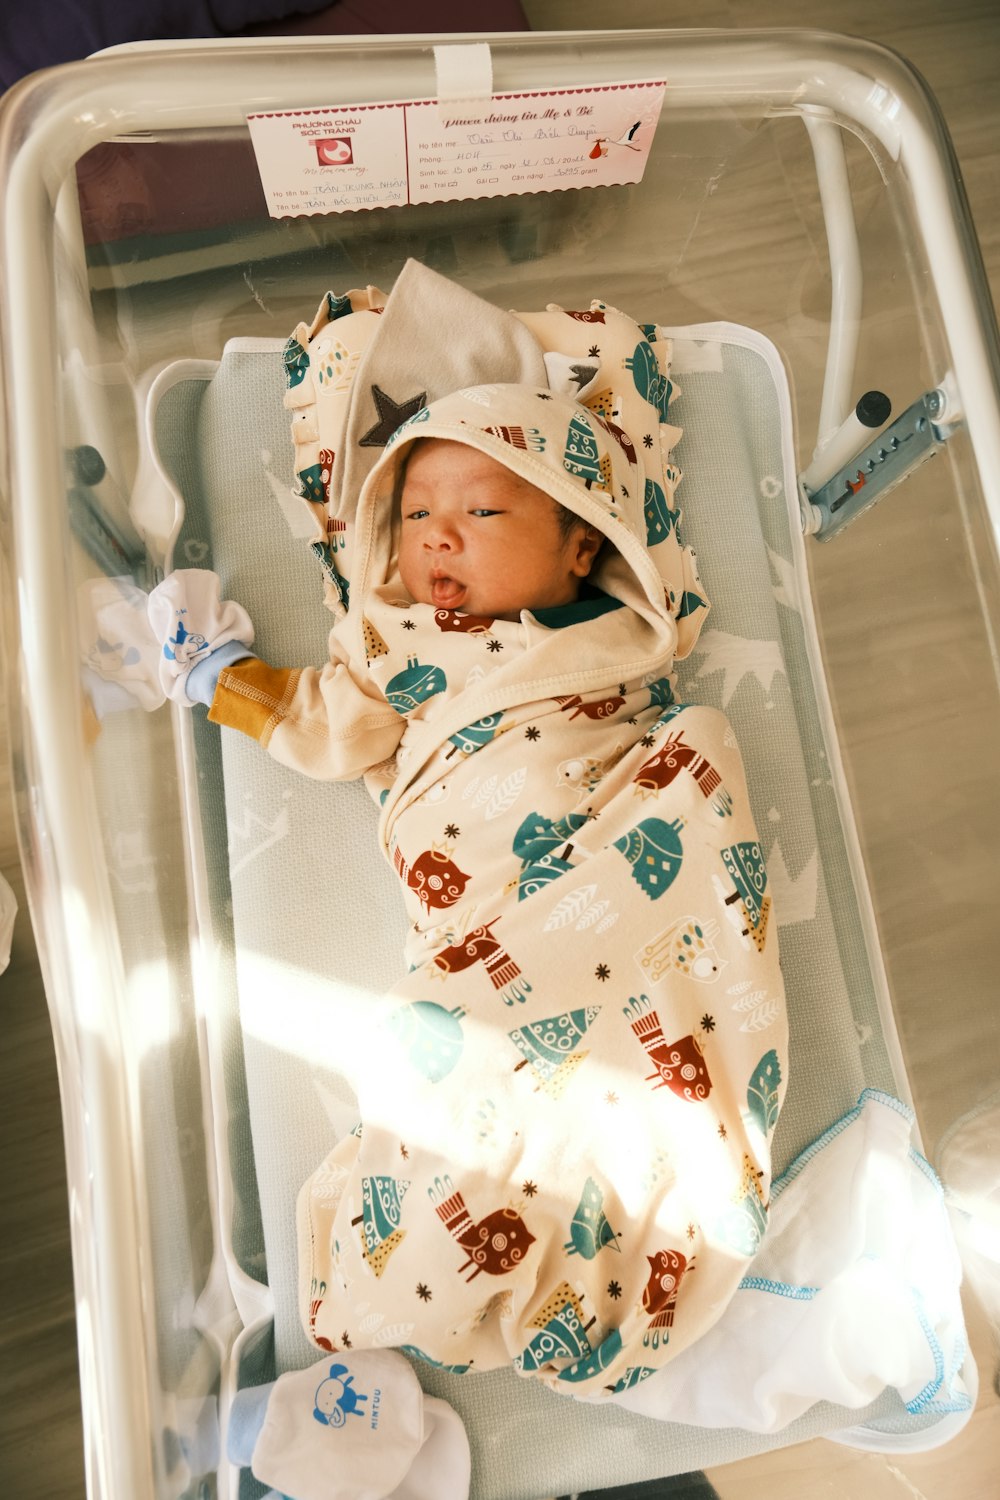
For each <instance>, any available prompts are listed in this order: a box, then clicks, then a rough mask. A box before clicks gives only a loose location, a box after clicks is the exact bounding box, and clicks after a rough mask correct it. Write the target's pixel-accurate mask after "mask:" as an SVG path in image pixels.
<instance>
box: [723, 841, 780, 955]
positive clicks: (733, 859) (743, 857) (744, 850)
mask: <svg viewBox="0 0 1000 1500" xmlns="http://www.w3.org/2000/svg"><path fill="white" fill-rule="evenodd" d="M722 862H723V864H724V865H725V867H726V870H727V872H728V874H729V876H730V878H731V880H732V882H733V884H734V885H735V887H736V894H735V895H733V896H730V897H729V898H728V900H729V901H730V902H732V901H735V900H736V899H737V898H739V899H740V900H741V901H742V903H743V911H744V914H745V916H746V920H747V927H748V930H749V932H750V935H751V936H752V937H753V940H754V942H755V944H756V946H757V948H758V950H760V949H762V948H763V947H764V943H765V941H766V938H767V919H768V916H769V915H770V910H771V898H770V896H768V895H766V894H765V892H766V889H767V869H766V868H765V865H764V858H763V855H762V854H761V852H760V845H759V844H758V843H757V842H756V840H744V841H742V842H741V843H738V844H731V845H730V846H729V848H728V849H723V850H722Z"/></svg>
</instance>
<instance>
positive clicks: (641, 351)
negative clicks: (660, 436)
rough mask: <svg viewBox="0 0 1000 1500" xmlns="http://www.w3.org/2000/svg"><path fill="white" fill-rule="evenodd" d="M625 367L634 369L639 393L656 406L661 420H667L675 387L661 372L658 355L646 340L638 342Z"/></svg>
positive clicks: (633, 376) (651, 404)
mask: <svg viewBox="0 0 1000 1500" xmlns="http://www.w3.org/2000/svg"><path fill="white" fill-rule="evenodd" d="M625 368H626V370H631V371H632V379H633V380H634V381H635V388H636V390H637V391H638V392H639V395H640V396H643V397H644V398H645V399H646V400H647V401H648V402H649V404H650V406H655V407H656V409H657V411H658V413H659V417H660V421H661V422H665V421H666V420H667V407H668V406H669V405H670V393H671V391H672V390H673V387H672V385H671V384H670V381H669V380H668V379H667V377H666V376H665V375H663V374H662V373H661V371H660V367H659V365H658V363H657V360H656V355H655V354H654V353H653V351H652V349H651V348H650V346H649V344H648V343H647V342H646V341H645V340H643V341H642V343H639V344H636V346H635V349H634V350H633V352H632V356H631V358H630V359H626V361H625Z"/></svg>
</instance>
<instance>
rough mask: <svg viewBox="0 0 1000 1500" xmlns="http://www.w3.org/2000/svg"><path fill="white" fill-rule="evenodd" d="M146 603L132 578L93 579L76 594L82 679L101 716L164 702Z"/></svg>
mask: <svg viewBox="0 0 1000 1500" xmlns="http://www.w3.org/2000/svg"><path fill="white" fill-rule="evenodd" d="M146 605H147V599H146V595H145V593H144V592H143V591H142V589H140V588H138V587H137V586H136V585H135V583H133V581H132V579H131V578H127V577H121V578H88V579H87V580H86V582H85V583H84V584H83V585H82V586H81V588H80V589H79V591H78V593H77V623H78V627H79V638H80V656H81V659H82V662H83V681H84V686H85V687H86V689H87V692H88V694H89V696H90V698H91V701H92V702H93V705H94V710H95V712H96V714H97V717H98V718H99V719H100V718H103V717H104V715H105V713H113V712H115V711H116V710H118V709H124V708H135V707H136V706H137V705H138V706H139V707H141V708H144V709H146V710H152V709H154V708H159V706H160V704H161V703H162V702H163V689H162V687H161V686H160V677H159V665H158V656H159V647H158V644H157V641H156V639H155V637H154V635H153V632H152V630H151V629H150V626H149V620H148V618H147V614H146Z"/></svg>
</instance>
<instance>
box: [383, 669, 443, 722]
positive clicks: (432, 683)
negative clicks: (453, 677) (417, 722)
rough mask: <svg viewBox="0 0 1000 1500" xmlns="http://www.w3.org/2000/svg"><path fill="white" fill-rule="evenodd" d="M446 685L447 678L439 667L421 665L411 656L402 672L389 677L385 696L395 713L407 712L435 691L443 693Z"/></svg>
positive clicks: (431, 695) (425, 700)
mask: <svg viewBox="0 0 1000 1500" xmlns="http://www.w3.org/2000/svg"><path fill="white" fill-rule="evenodd" d="M447 686H448V679H447V678H446V677H445V675H444V673H443V672H442V670H441V668H440V667H435V666H423V665H421V663H420V662H419V661H418V660H417V658H416V657H415V656H411V657H409V658H408V660H407V663H406V666H405V667H404V668H403V670H402V672H397V673H396V675H395V677H392V678H390V679H389V682H388V683H387V684H386V689H385V696H386V698H387V699H388V701H389V703H390V704H391V706H392V707H393V708H394V709H395V710H396V712H397V713H399V714H408V713H412V712H413V710H414V709H415V708H419V707H420V705H421V704H422V703H426V702H427V700H428V698H433V697H434V695H435V693H443V692H444V690H445V688H446V687H447Z"/></svg>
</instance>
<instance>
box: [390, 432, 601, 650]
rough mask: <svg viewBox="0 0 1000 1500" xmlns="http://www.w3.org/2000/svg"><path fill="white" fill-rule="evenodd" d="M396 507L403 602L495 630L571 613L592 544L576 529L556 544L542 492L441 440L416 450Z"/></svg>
mask: <svg viewBox="0 0 1000 1500" xmlns="http://www.w3.org/2000/svg"><path fill="white" fill-rule="evenodd" d="M400 507H401V526H400V541H399V572H400V577H401V578H402V580H403V584H404V586H405V588H406V590H407V592H408V593H409V595H410V597H411V599H413V600H414V602H415V603H417V604H433V605H435V606H436V607H437V608H438V609H460V610H463V611H464V612H465V613H467V614H474V615H490V616H492V617H493V618H494V619H499V620H517V619H519V618H520V614H521V610H522V609H531V610H534V609H545V608H548V607H550V606H552V605H557V604H569V603H570V602H571V601H572V600H574V599H575V598H576V597H577V591H578V588H579V584H580V579H581V578H584V577H586V575H587V574H588V573H589V572H590V567H591V564H592V562H593V560H594V556H595V554H596V550H597V546H598V545H599V543H600V537H599V536H597V534H596V533H593V532H592V531H591V528H589V527H586V526H584V524H583V523H582V522H581V523H580V524H579V525H578V526H575V527H573V529H572V531H571V532H570V534H569V535H568V536H566V535H564V533H563V530H562V527H561V525H560V520H559V507H558V505H557V504H556V502H555V501H554V500H553V499H552V498H551V496H549V495H547V494H546V493H545V491H544V490H540V489H538V488H536V486H535V485H533V484H529V483H528V481H527V480H525V479H521V478H520V477H519V476H518V475H517V474H513V473H512V472H511V471H510V469H507V468H505V467H504V466H503V464H501V463H498V462H497V461H496V460H495V459H493V458H490V457H488V456H487V455H486V454H485V453H480V452H479V451H478V450H477V449H475V448H468V447H466V446H465V444H464V443H452V442H446V441H443V440H441V439H439V438H425V439H424V440H423V441H422V442H420V443H419V444H418V445H417V446H416V448H415V449H414V452H413V454H412V456H411V458H410V460H409V463H408V464H407V466H406V474H405V478H404V481H403V488H402V492H401V497H400Z"/></svg>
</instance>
